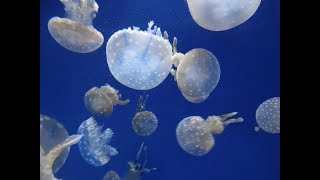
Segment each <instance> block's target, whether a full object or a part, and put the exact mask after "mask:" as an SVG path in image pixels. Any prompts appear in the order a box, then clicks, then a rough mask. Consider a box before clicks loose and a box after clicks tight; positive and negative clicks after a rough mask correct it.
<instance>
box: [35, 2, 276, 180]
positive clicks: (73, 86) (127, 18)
mask: <svg viewBox="0 0 320 180" xmlns="http://www.w3.org/2000/svg"><path fill="white" fill-rule="evenodd" d="M40 2H41V5H40V45H41V48H40V112H41V113H42V114H45V115H48V116H50V117H53V118H55V119H57V120H58V121H60V122H61V123H62V124H64V126H65V128H66V129H67V130H68V131H69V134H74V133H76V132H77V129H78V127H79V125H80V124H81V122H82V121H84V120H86V119H88V118H89V117H90V113H89V112H88V111H87V110H86V108H85V106H84V101H83V98H84V94H85V93H86V91H87V90H89V89H91V88H92V87H93V86H102V85H104V84H105V83H109V84H110V85H111V86H113V87H115V88H116V89H118V90H119V91H120V93H121V94H122V95H123V97H124V98H129V99H130V100H131V102H130V103H129V104H128V105H126V106H116V107H115V109H114V111H113V114H112V116H111V117H109V118H105V119H98V120H99V121H98V123H100V124H104V127H105V128H106V127H109V128H111V129H113V131H114V133H115V136H114V138H113V140H112V143H111V144H112V146H114V147H116V148H118V150H119V152H120V153H119V155H118V156H114V157H112V159H111V160H110V162H109V163H107V164H106V165H104V166H102V167H94V166H91V165H89V164H88V163H86V162H85V161H84V160H83V159H82V157H81V155H80V153H79V149H78V146H77V145H75V146H72V147H71V151H70V154H69V157H68V159H67V161H66V163H65V165H64V166H63V167H62V168H61V170H60V171H59V172H58V173H57V174H56V176H57V177H58V178H62V179H64V180H101V179H102V178H103V176H104V174H105V173H106V172H107V171H108V170H115V171H117V172H118V173H119V175H120V176H122V175H124V173H125V172H126V170H127V161H128V160H133V159H134V158H135V155H136V152H137V150H138V148H139V146H140V144H141V142H142V141H144V142H145V144H146V145H147V146H148V153H149V154H148V156H149V162H148V166H149V167H157V168H158V171H156V172H153V173H152V174H148V175H145V176H144V177H143V179H152V180H195V179H197V180H198V179H200V180H235V179H237V180H278V179H280V135H279V134H268V133H265V132H262V131H260V132H258V133H257V132H255V131H254V130H253V128H254V126H256V121H255V111H256V109H257V107H258V106H259V105H260V104H261V103H262V102H263V101H265V100H267V99H269V98H271V97H276V96H278V97H279V96H280V2H279V0H262V2H261V5H260V7H259V8H258V10H257V12H256V13H255V14H254V15H253V16H252V17H251V18H250V19H249V20H248V21H247V22H245V23H243V24H242V25H240V26H237V27H236V28H233V29H230V30H227V31H223V32H212V31H208V30H205V29H203V28H201V27H200V26H198V25H197V24H196V23H195V22H194V21H193V19H192V17H191V15H190V13H189V11H188V7H187V3H186V1H183V0H161V1H160V0H148V1H147V0H103V1H102V0H97V3H98V4H99V12H98V14H97V17H96V18H95V19H94V21H93V26H94V27H95V28H96V29H97V30H99V31H100V32H101V33H102V34H103V35H104V38H105V42H104V44H103V45H102V46H101V47H100V48H99V49H98V50H97V51H94V52H92V53H87V54H78V53H74V52H71V51H68V50H66V49H64V48H63V47H62V46H60V45H59V44H58V43H57V42H56V41H55V40H54V39H53V38H52V37H51V35H50V34H49V31H48V28H47V23H48V21H49V19H50V18H51V17H53V16H59V17H63V16H64V7H63V4H62V3H60V2H59V0H41V1H40ZM150 20H154V22H155V24H156V25H158V26H160V27H161V30H162V31H164V30H166V31H167V32H168V34H169V38H170V41H171V42H172V38H173V37H174V36H176V37H177V38H178V51H179V52H182V53H186V52H188V51H189V50H191V49H194V48H205V49H207V50H209V51H211V52H212V53H213V54H214V55H215V56H216V57H217V59H218V61H219V63H220V68H221V77H220V82H219V84H218V85H217V87H216V88H215V89H214V91H213V92H212V93H211V95H210V97H209V98H208V99H207V100H206V101H204V102H203V103H200V104H192V103H190V102H188V101H187V100H185V99H184V97H183V96H182V94H181V93H180V91H179V89H178V87H177V84H176V82H175V81H174V80H173V77H172V76H171V75H169V76H168V77H167V78H166V79H165V81H164V82H163V83H162V84H160V85H159V86H157V87H156V88H154V89H152V90H149V92H148V93H149V99H148V102H147V110H150V111H152V112H154V113H155V114H156V116H157V117H158V120H159V126H158V128H157V130H156V132H155V133H154V134H152V135H150V136H148V137H140V136H138V135H137V134H135V132H134V131H133V130H132V127H131V120H132V118H133V116H134V114H135V110H136V102H137V100H138V98H139V95H141V94H142V93H143V91H137V90H133V89H130V88H127V87H125V86H124V85H122V84H120V83H119V82H118V81H116V80H115V79H114V78H113V76H112V75H111V73H110V71H109V69H108V66H107V61H106V53H105V44H106V42H107V40H108V38H109V37H110V36H111V35H112V34H113V33H114V32H116V31H118V30H120V29H123V28H127V27H129V26H138V27H140V28H141V29H146V28H147V23H148V22H149V21H150ZM233 111H237V112H239V116H241V117H243V118H244V119H245V121H244V122H243V123H239V124H233V125H230V126H228V127H226V129H225V131H224V132H223V133H222V134H220V135H215V136H214V137H215V141H216V144H215V146H214V148H213V149H212V150H211V151H210V152H209V153H208V154H206V155H204V156H201V157H195V156H191V155H189V154H187V153H186V152H184V151H183V150H182V149H181V148H180V146H179V145H178V143H177V140H176V135H175V129H176V126H177V124H178V123H179V122H180V121H181V120H182V119H183V118H185V117H188V116H192V115H199V116H202V117H203V118H206V117H207V116H209V115H220V114H224V113H229V112H233Z"/></svg>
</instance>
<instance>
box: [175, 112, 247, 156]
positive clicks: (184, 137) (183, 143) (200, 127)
mask: <svg viewBox="0 0 320 180" xmlns="http://www.w3.org/2000/svg"><path fill="white" fill-rule="evenodd" d="M236 114H237V112H233V113H229V114H224V115H221V116H209V117H208V118H207V119H206V120H204V119H203V118H202V117H200V116H189V117H187V118H184V119H183V120H182V121H180V123H179V124H178V126H177V128H176V137H177V141H178V144H179V145H180V147H181V148H182V149H183V150H184V151H186V152H187V153H189V154H191V155H194V156H202V155H205V154H207V153H208V152H209V151H210V150H211V149H212V147H213V146H214V144H215V139H214V137H213V136H212V134H221V133H222V132H223V130H224V127H225V126H227V125H228V124H230V123H237V122H242V121H243V119H242V118H237V119H228V120H227V118H229V117H231V116H234V115H236Z"/></svg>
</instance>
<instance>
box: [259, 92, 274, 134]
mask: <svg viewBox="0 0 320 180" xmlns="http://www.w3.org/2000/svg"><path fill="white" fill-rule="evenodd" d="M256 120H257V123H258V126H259V127H257V128H255V129H260V128H261V129H262V130H264V131H265V132H268V133H273V134H275V133H280V97H273V98H270V99H268V100H266V101H264V102H263V103H262V104H261V105H260V106H259V107H258V109H257V111H256Z"/></svg>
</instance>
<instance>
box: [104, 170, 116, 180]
mask: <svg viewBox="0 0 320 180" xmlns="http://www.w3.org/2000/svg"><path fill="white" fill-rule="evenodd" d="M103 180H120V177H119V175H118V173H116V172H115V171H113V170H110V171H108V172H107V173H106V175H105V176H104V177H103Z"/></svg>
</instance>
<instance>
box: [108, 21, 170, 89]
mask: <svg viewBox="0 0 320 180" xmlns="http://www.w3.org/2000/svg"><path fill="white" fill-rule="evenodd" d="M153 25H154V22H153V21H150V22H149V23H148V29H147V31H141V30H139V28H138V27H133V29H132V28H131V27H129V28H128V29H123V30H119V31H117V32H115V33H114V34H113V35H112V36H111V37H110V38H109V40H108V42H107V46H106V57H107V63H108V67H109V70H110V72H111V74H112V75H113V77H114V78H115V79H116V80H117V81H119V82H120V83H121V84H123V85H125V86H127V87H129V88H132V89H136V90H149V89H152V88H154V87H156V86H158V85H159V84H160V83H161V82H162V81H163V80H164V79H165V78H166V77H167V76H168V74H169V73H170V69H171V67H172V62H171V56H172V46H171V44H170V42H169V40H168V34H167V32H164V36H163V35H162V33H161V30H160V28H158V27H157V26H154V28H153V29H151V28H152V26H153Z"/></svg>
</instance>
